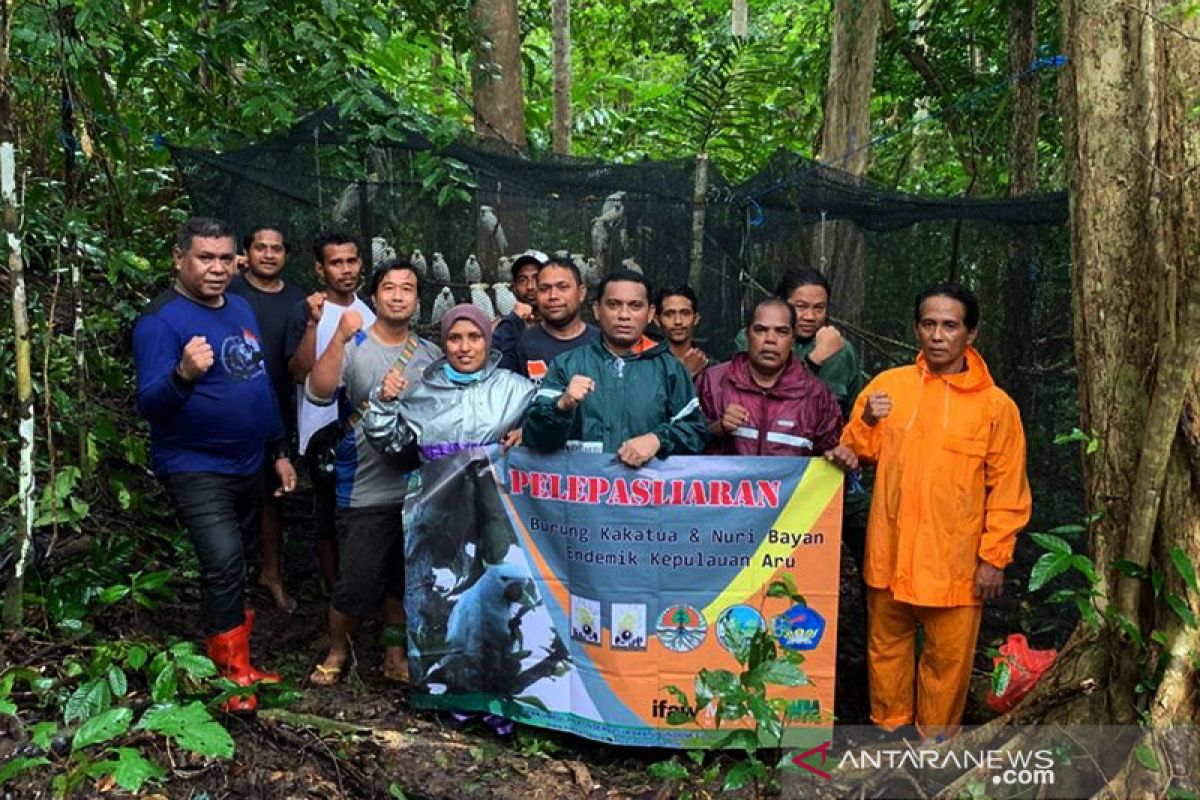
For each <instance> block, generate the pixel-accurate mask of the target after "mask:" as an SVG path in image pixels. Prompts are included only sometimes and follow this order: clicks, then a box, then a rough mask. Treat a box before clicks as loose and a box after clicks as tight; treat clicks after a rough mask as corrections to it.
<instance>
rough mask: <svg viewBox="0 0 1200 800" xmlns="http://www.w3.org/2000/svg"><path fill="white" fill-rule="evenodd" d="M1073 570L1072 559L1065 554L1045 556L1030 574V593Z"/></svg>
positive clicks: (1047, 554)
mask: <svg viewBox="0 0 1200 800" xmlns="http://www.w3.org/2000/svg"><path fill="white" fill-rule="evenodd" d="M1070 568H1071V557H1070V555H1067V554H1064V553H1057V552H1050V553H1046V554H1045V555H1043V556H1042V557H1041V558H1039V559H1038V560H1037V563H1036V564H1034V565H1033V569H1032V570H1031V571H1030V573H1029V591H1031V592H1036V591H1037V590H1038V589H1040V588H1042V587H1043V586H1045V585H1046V583H1047V582H1048V581H1050V580H1052V579H1053V578H1056V577H1058V576H1059V575H1061V574H1063V573H1064V572H1066V571H1067V570H1068V569H1070Z"/></svg>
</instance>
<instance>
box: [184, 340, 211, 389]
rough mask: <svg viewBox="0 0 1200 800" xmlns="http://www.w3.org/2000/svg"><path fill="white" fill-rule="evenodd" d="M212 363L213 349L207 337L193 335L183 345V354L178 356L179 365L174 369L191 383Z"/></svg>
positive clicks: (206, 370)
mask: <svg viewBox="0 0 1200 800" xmlns="http://www.w3.org/2000/svg"><path fill="white" fill-rule="evenodd" d="M212 365H213V349H212V346H211V345H209V343H208V339H205V338H204V337H203V336H193V337H192V338H191V339H189V340H188V343H187V344H185V345H184V346H183V355H182V356H180V358H179V366H177V367H176V368H175V369H176V370H177V371H178V372H179V377H181V378H183V379H184V380H185V381H187V382H188V383H193V382H194V381H196V380H198V379H199V378H200V377H202V376H203V375H204V373H206V372H208V370H209V368H210V367H212Z"/></svg>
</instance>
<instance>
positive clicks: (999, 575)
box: [975, 560, 1004, 602]
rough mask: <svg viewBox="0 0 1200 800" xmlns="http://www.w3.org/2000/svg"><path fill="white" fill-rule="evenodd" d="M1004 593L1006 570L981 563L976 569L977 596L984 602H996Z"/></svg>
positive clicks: (984, 562)
mask: <svg viewBox="0 0 1200 800" xmlns="http://www.w3.org/2000/svg"><path fill="white" fill-rule="evenodd" d="M1002 591H1004V570H1002V569H999V568H998V567H993V566H992V565H991V564H989V563H987V562H986V561H982V560H981V561H980V562H979V565H978V566H976V567H975V596H976V597H977V598H979V599H980V600H983V601H985V602H986V601H988V600H995V599H996V598H997V597H999V596H1000V593H1001V592H1002Z"/></svg>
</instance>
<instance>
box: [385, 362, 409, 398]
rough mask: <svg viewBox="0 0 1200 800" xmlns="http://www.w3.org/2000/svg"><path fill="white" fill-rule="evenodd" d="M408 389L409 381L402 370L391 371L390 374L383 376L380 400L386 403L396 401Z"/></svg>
mask: <svg viewBox="0 0 1200 800" xmlns="http://www.w3.org/2000/svg"><path fill="white" fill-rule="evenodd" d="M407 388H408V380H407V379H406V378H405V377H404V375H403V374H402V373H401V372H400V370H398V369H389V370H388V374H387V375H384V376H383V385H382V386H380V387H379V399H380V400H385V401H391V400H395V399H396V398H397V397H399V396H400V393H401V392H403V391H404V390H405V389H407Z"/></svg>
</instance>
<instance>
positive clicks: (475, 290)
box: [471, 283, 496, 319]
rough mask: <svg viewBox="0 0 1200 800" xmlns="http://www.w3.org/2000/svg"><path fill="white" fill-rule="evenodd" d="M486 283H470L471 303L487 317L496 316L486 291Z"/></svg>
mask: <svg viewBox="0 0 1200 800" xmlns="http://www.w3.org/2000/svg"><path fill="white" fill-rule="evenodd" d="M487 290H488V285H487V284H486V283H472V284H471V305H473V306H475V307H476V308H478V309H479V310H480V311H482V312H483V313H484V314H487V318H488V319H495V318H496V309H494V308H492V298H491V297H489V296H488V293H487Z"/></svg>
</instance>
